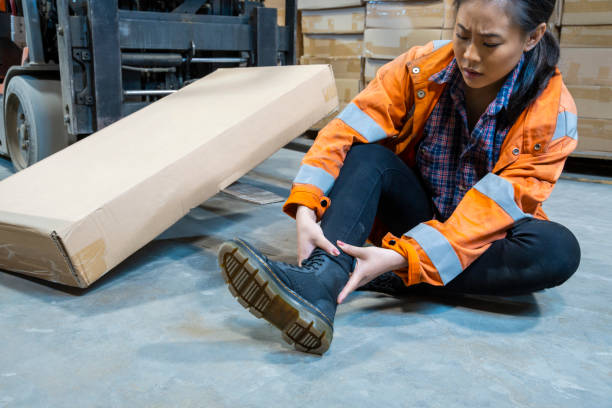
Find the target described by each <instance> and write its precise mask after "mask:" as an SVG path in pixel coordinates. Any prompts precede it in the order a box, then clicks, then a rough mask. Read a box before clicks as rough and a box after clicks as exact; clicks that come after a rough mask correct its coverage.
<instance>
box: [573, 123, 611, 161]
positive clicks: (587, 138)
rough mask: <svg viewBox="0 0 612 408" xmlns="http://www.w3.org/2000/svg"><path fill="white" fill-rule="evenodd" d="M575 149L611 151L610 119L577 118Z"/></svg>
mask: <svg viewBox="0 0 612 408" xmlns="http://www.w3.org/2000/svg"><path fill="white" fill-rule="evenodd" d="M576 150H578V151H591V152H607V153H612V120H610V119H589V118H578V147H577V148H576Z"/></svg>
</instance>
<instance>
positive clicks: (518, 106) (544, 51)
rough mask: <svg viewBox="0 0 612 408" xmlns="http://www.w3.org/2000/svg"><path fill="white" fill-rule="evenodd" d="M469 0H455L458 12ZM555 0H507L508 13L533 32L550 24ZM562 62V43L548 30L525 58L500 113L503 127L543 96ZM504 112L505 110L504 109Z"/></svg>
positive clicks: (509, 124)
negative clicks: (503, 108) (560, 44)
mask: <svg viewBox="0 0 612 408" xmlns="http://www.w3.org/2000/svg"><path fill="white" fill-rule="evenodd" d="M466 1H469V0H454V6H455V13H456V12H457V11H458V10H459V7H460V6H461V4H463V3H465V2H466ZM555 1H556V0H505V3H506V9H507V11H508V14H509V15H510V17H511V18H512V20H513V21H514V23H515V24H516V25H518V26H519V27H520V29H521V30H522V31H523V32H524V33H525V34H531V33H532V32H533V31H534V30H535V29H536V28H537V27H538V26H539V25H540V24H541V23H547V22H548V21H549V20H550V16H551V15H552V13H553V10H554V8H555ZM558 62H559V43H558V42H557V39H556V38H555V37H554V36H553V35H552V34H551V33H550V32H549V31H548V30H546V33H545V34H544V36H543V37H542V39H541V40H540V42H539V43H538V44H537V45H536V46H535V47H534V48H533V49H531V50H530V51H528V52H526V53H525V61H524V62H523V67H522V68H521V72H520V73H519V77H518V79H517V85H518V86H515V88H514V89H513V91H512V96H511V97H510V101H509V102H508V109H507V110H506V111H505V114H503V115H502V116H501V119H502V123H503V124H504V126H512V124H514V122H515V121H516V120H517V119H518V117H519V116H520V115H521V113H522V112H523V111H524V110H525V109H526V108H527V107H528V106H529V105H531V103H532V102H533V101H534V100H535V99H536V98H537V97H538V96H539V95H540V93H541V92H542V91H543V90H544V88H546V86H547V85H548V81H549V80H550V78H551V77H552V76H553V75H554V73H555V67H556V66H557V63H558ZM502 112H504V111H503V110H502Z"/></svg>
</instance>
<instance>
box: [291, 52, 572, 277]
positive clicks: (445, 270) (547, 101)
mask: <svg viewBox="0 0 612 408" xmlns="http://www.w3.org/2000/svg"><path fill="white" fill-rule="evenodd" d="M453 57H454V53H453V48H452V44H449V42H448V41H434V42H431V43H429V44H427V45H425V46H421V47H413V48H411V49H410V50H409V51H408V52H406V53H404V54H402V55H401V56H400V57H398V58H396V59H395V60H393V61H392V62H390V63H388V64H386V65H385V66H383V67H381V68H380V69H379V70H378V72H377V74H376V78H375V79H374V80H373V81H372V82H371V83H370V84H369V85H368V87H367V88H366V89H364V90H363V91H362V92H361V93H360V94H359V95H357V97H355V98H354V99H353V101H352V102H351V103H350V104H349V105H348V106H347V107H346V109H344V110H343V111H342V112H341V113H340V114H339V115H338V116H337V117H336V118H335V119H334V120H332V121H331V122H330V123H329V124H328V125H327V126H326V127H324V128H323V129H322V130H321V131H320V132H319V134H318V136H317V139H316V140H315V143H314V144H313V146H312V147H311V148H310V150H309V151H308V153H307V154H306V155H305V156H304V158H303V160H302V166H301V167H300V170H299V172H298V175H297V176H296V178H295V180H294V184H293V188H292V189H291V195H290V196H289V198H288V199H287V201H286V202H285V205H284V206H283V210H284V211H285V212H286V213H287V214H288V215H290V216H292V217H295V212H296V210H297V206H298V205H304V206H306V207H309V208H311V209H313V210H315V211H316V213H317V217H318V218H319V219H320V218H321V217H322V216H323V214H324V212H325V210H326V209H327V208H329V206H330V205H333V203H331V202H330V200H329V199H328V198H327V197H326V195H327V194H328V193H329V191H330V190H331V188H332V187H333V184H334V182H335V180H336V178H337V177H338V174H339V173H340V169H341V168H342V164H343V162H344V158H345V157H346V154H347V152H348V151H349V149H350V148H351V146H352V145H353V144H354V143H374V142H377V143H380V144H382V145H384V146H386V147H388V148H389V149H391V150H393V151H394V152H395V153H396V154H397V155H398V156H400V157H401V158H402V159H403V160H404V161H405V162H406V163H407V164H408V165H409V166H410V167H414V165H415V155H416V151H415V148H416V146H417V145H418V143H419V141H420V140H421V138H422V137H423V129H424V127H425V123H426V122H427V119H428V118H429V116H430V114H431V112H432V110H433V108H434V106H435V105H436V103H437V102H438V100H439V98H440V95H441V94H442V91H443V89H444V86H445V85H444V84H442V85H441V84H437V83H435V82H433V81H430V80H429V78H430V77H431V76H432V75H433V74H435V73H437V72H440V71H441V70H442V69H444V68H445V67H446V66H447V65H448V64H449V63H450V61H451V60H452V59H453ZM576 127H577V113H576V106H575V104H574V101H573V99H572V97H571V95H570V94H569V92H568V90H567V88H566V87H565V85H564V84H563V81H562V78H561V74H560V72H559V71H558V70H557V71H556V73H555V75H553V77H552V78H551V79H550V81H549V83H548V85H547V87H546V88H545V89H544V91H543V92H542V93H541V94H540V96H539V97H538V98H537V99H536V100H535V101H534V102H533V103H532V104H531V105H530V106H529V107H528V108H527V109H525V111H523V113H522V114H521V115H520V116H519V118H518V119H517V120H516V122H515V123H514V125H513V126H512V127H511V129H510V131H509V132H508V135H507V136H506V139H505V140H504V143H503V145H502V147H501V151H500V155H499V160H498V161H497V163H496V164H495V167H494V168H493V171H492V172H491V173H489V174H487V175H486V176H485V177H483V178H482V179H481V180H480V181H478V183H476V185H474V186H473V187H472V188H471V189H470V190H469V191H468V192H467V193H466V194H465V196H464V198H463V199H462V200H461V202H460V203H459V205H458V206H457V208H456V209H455V211H454V212H453V214H452V215H451V216H450V217H449V218H448V220H446V221H445V222H440V221H437V220H431V221H427V222H424V223H421V224H419V225H417V226H416V227H415V228H413V229H411V230H410V231H406V232H405V233H404V235H402V236H401V237H395V236H393V235H392V234H390V233H387V234H386V235H384V237H383V234H384V233H383V234H381V231H384V232H386V231H388V230H385V227H384V226H383V225H381V224H380V223H379V222H377V223H376V225H375V226H374V228H373V230H372V233H371V234H370V240H371V241H372V242H374V243H376V244H379V245H381V246H382V247H384V248H389V249H393V250H395V251H397V252H398V253H400V254H402V255H403V256H404V257H405V258H406V259H407V261H408V265H409V266H408V268H407V269H405V270H403V271H396V272H397V273H398V274H399V275H400V276H401V277H402V278H403V279H404V282H405V283H406V284H407V285H413V284H416V283H419V282H427V283H430V284H434V285H444V284H447V283H448V282H450V281H451V280H452V279H454V278H455V277H456V276H457V275H459V274H460V273H461V272H462V271H463V270H464V269H465V268H467V267H468V266H469V265H470V264H471V263H472V262H474V260H476V259H477V258H478V257H479V256H480V255H481V254H482V253H484V252H485V251H486V250H487V249H488V248H489V246H490V245H491V243H493V242H494V241H496V240H498V239H503V238H505V237H506V231H507V230H508V229H509V228H511V227H512V226H513V225H514V224H515V223H516V222H517V221H519V220H521V219H523V218H525V217H536V218H540V219H547V217H546V214H545V213H544V211H543V210H542V203H543V202H544V201H545V200H546V199H547V198H548V196H549V195H550V193H551V191H552V189H553V187H554V185H555V183H556V181H557V179H558V178H559V176H560V175H561V171H562V169H563V165H564V163H565V160H566V158H567V156H568V155H569V154H570V153H571V152H572V151H573V150H574V149H575V147H576V144H577V139H578V135H577V130H576ZM381 238H382V241H381Z"/></svg>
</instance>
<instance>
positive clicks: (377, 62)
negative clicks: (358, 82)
mask: <svg viewBox="0 0 612 408" xmlns="http://www.w3.org/2000/svg"><path fill="white" fill-rule="evenodd" d="M389 61H391V60H388V59H375V58H366V61H365V68H364V72H363V76H364V80H365V82H366V84H367V83H369V82H370V81H372V80H373V79H374V78H375V77H376V72H378V69H379V68H380V67H382V66H383V65H385V64H386V63H388V62H389Z"/></svg>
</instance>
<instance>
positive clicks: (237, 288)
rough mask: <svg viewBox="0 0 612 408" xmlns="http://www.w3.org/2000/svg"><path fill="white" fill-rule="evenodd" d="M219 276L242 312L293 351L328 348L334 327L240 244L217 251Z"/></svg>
mask: <svg viewBox="0 0 612 408" xmlns="http://www.w3.org/2000/svg"><path fill="white" fill-rule="evenodd" d="M218 258H219V265H220V266H221V274H222V275H223V279H224V280H225V282H226V283H227V284H228V289H229V291H230V293H231V294H232V295H233V296H234V297H235V298H236V300H238V303H240V304H241V305H242V306H243V307H244V308H245V309H247V310H248V311H249V312H251V314H253V315H254V316H255V317H257V318H263V319H265V320H267V321H268V322H270V323H271V324H272V325H273V326H275V327H276V328H277V329H279V330H280V331H281V332H282V337H283V340H285V341H286V342H287V343H288V344H290V345H293V346H294V347H295V349H296V350H298V351H302V352H306V353H313V354H319V355H320V354H323V353H325V352H326V351H327V349H328V348H329V345H330V343H331V341H332V337H333V327H332V325H331V324H330V323H329V322H328V321H326V319H325V318H322V317H324V316H323V315H322V314H321V316H318V314H320V312H318V311H317V309H316V307H314V306H313V305H311V304H310V303H309V302H308V301H306V300H305V299H302V298H301V297H300V296H299V295H298V294H296V293H295V292H293V291H292V290H291V289H289V288H288V287H287V286H286V285H285V284H284V283H283V282H282V281H281V280H280V279H279V278H278V277H277V276H276V274H274V272H272V270H271V269H270V267H269V266H268V265H266V264H265V262H263V260H262V259H261V258H260V257H259V256H257V254H255V253H254V252H252V251H251V250H250V249H249V248H248V247H247V246H245V245H243V244H241V243H240V241H229V242H225V243H223V244H222V245H221V247H220V249H219V254H218Z"/></svg>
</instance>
